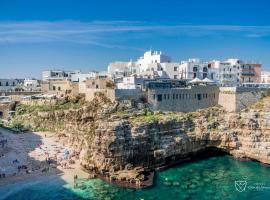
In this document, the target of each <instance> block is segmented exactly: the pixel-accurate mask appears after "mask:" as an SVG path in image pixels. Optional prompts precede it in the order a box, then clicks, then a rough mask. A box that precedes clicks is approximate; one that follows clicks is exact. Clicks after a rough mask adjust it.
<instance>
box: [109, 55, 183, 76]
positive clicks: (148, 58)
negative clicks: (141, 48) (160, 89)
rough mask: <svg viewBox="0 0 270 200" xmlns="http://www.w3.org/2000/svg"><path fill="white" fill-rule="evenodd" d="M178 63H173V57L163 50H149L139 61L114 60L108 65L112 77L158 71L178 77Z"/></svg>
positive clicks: (163, 74) (161, 73) (164, 74)
mask: <svg viewBox="0 0 270 200" xmlns="http://www.w3.org/2000/svg"><path fill="white" fill-rule="evenodd" d="M178 66H179V64H178V63H171V58H170V57H169V56H166V55H164V54H163V53H162V52H157V51H152V50H151V51H147V52H145V53H144V55H143V56H142V57H140V58H139V59H138V60H137V61H135V62H133V61H129V62H118V61H117V62H112V63H110V64H109V66H108V73H109V75H110V76H111V77H112V78H122V77H126V76H131V75H132V74H144V72H149V71H156V72H158V74H160V75H161V76H167V77H170V78H178V72H177V70H175V69H176V68H178Z"/></svg>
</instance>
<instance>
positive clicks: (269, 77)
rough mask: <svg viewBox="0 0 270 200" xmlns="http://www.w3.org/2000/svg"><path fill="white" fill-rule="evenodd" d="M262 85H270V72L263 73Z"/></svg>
mask: <svg viewBox="0 0 270 200" xmlns="http://www.w3.org/2000/svg"><path fill="white" fill-rule="evenodd" d="M261 83H270V71H262V73H261Z"/></svg>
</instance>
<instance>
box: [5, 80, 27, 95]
mask: <svg viewBox="0 0 270 200" xmlns="http://www.w3.org/2000/svg"><path fill="white" fill-rule="evenodd" d="M22 82H23V80H21V79H0V92H11V91H16V90H21V84H22Z"/></svg>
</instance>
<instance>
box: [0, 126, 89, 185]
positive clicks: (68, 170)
mask: <svg viewBox="0 0 270 200" xmlns="http://www.w3.org/2000/svg"><path fill="white" fill-rule="evenodd" d="M0 141H6V142H4V145H3V144H2V145H1V144H0V175H1V178H0V188H1V187H3V186H5V187H7V186H9V185H12V184H15V183H18V182H24V181H37V180H39V179H41V178H42V177H56V176H57V177H59V178H61V179H62V180H63V181H65V182H66V183H69V184H71V185H72V184H73V182H74V176H75V175H77V176H78V178H88V176H89V174H88V173H86V172H84V171H83V170H82V169H81V167H80V164H79V161H78V157H77V155H76V154H75V152H72V151H71V150H70V149H69V148H68V146H67V144H68V141H67V138H65V137H64V138H63V137H62V138H59V137H56V136H55V135H54V134H52V133H48V132H34V133H19V134H16V133H13V132H12V131H9V130H7V129H3V128H0Z"/></svg>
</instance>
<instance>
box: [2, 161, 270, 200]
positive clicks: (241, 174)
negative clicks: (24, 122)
mask: <svg viewBox="0 0 270 200" xmlns="http://www.w3.org/2000/svg"><path fill="white" fill-rule="evenodd" d="M235 181H246V183H247V184H246V187H245V190H244V191H243V192H239V191H237V190H236V188H235ZM5 192H6V194H5ZM0 194H1V195H0V199H1V197H2V199H7V200H34V199H35V200H47V199H58V200H62V199H65V200H69V199H70V200H73V199H94V200H106V199H107V200H109V199H115V200H119V199H127V200H132V199H138V200H141V199H144V200H167V199H168V200H171V199H233V200H235V199H248V200H253V199H264V200H266V199H270V168H269V167H265V166H263V165H261V164H260V163H257V162H251V161H237V160H235V159H233V158H231V157H230V156H221V157H212V158H208V159H205V160H200V161H196V162H193V163H186V164H183V165H180V166H177V167H174V168H171V169H168V170H166V171H163V172H160V173H157V174H156V180H155V185H154V186H153V187H151V188H148V189H141V190H133V189H123V188H119V187H117V186H113V185H109V184H107V183H105V182H103V181H101V180H99V179H94V180H90V181H87V182H84V183H83V184H82V186H81V189H75V190H74V189H72V188H71V186H69V185H66V184H65V183H64V182H63V181H62V180H59V179H57V178H53V179H51V180H47V179H45V180H44V181H43V180H40V181H39V182H36V183H31V184H29V183H28V184H25V185H20V186H19V187H16V188H15V189H12V190H9V191H3V190H1V188H0Z"/></svg>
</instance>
